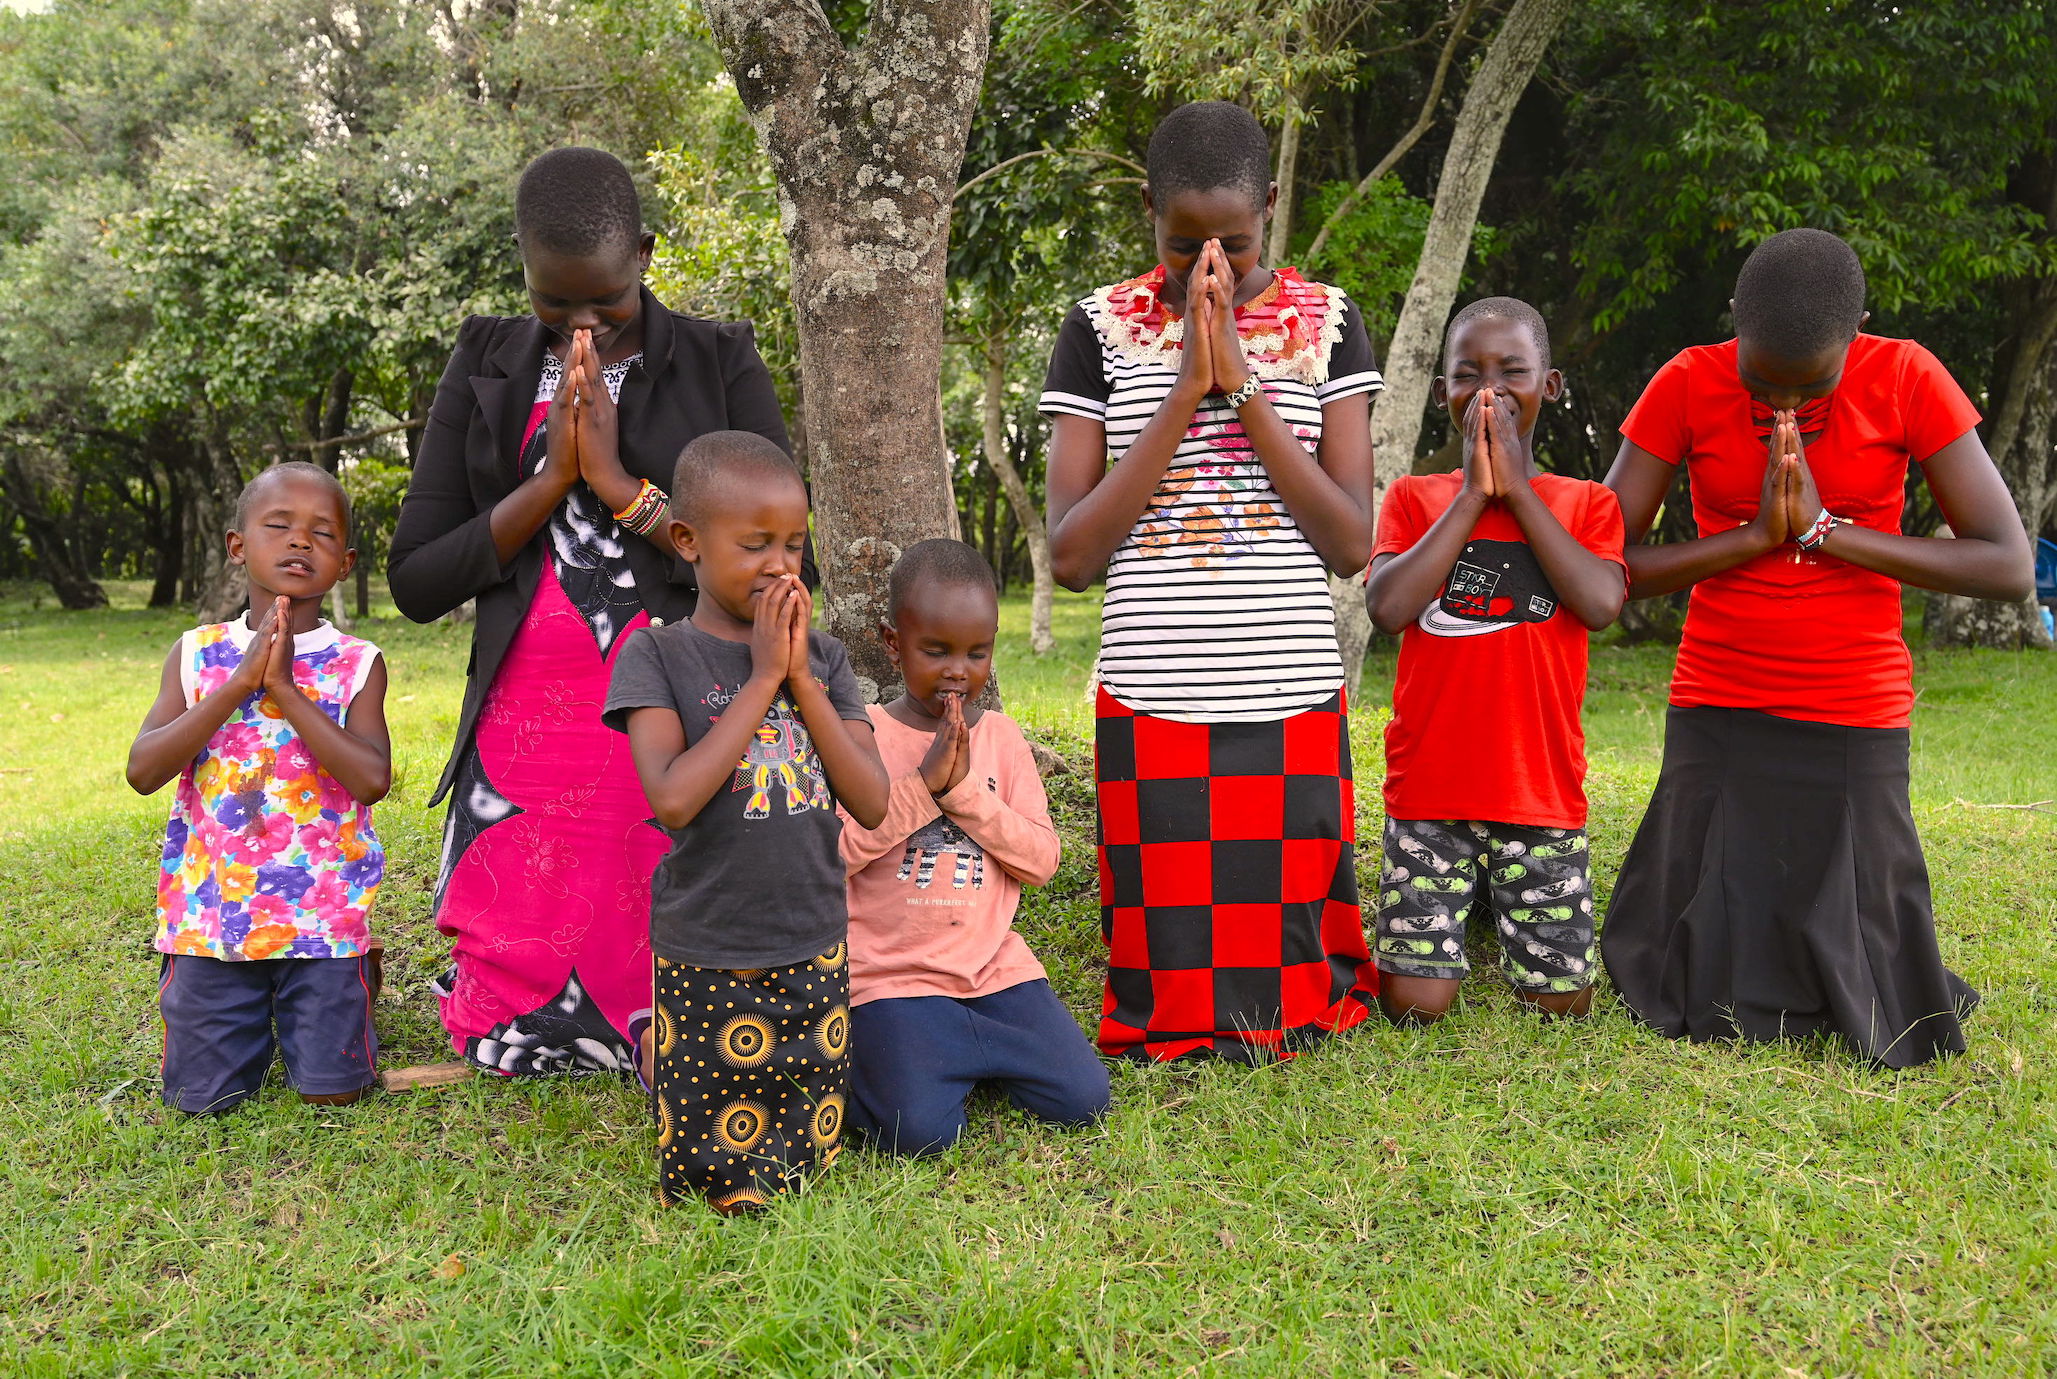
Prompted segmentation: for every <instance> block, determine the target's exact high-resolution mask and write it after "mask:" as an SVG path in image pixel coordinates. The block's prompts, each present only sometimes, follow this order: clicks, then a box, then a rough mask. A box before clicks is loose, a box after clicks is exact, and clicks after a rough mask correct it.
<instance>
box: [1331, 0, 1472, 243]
mask: <svg viewBox="0 0 2057 1379" xmlns="http://www.w3.org/2000/svg"><path fill="white" fill-rule="evenodd" d="M1478 7H1479V0H1464V3H1463V5H1462V6H1461V7H1459V9H1458V11H1457V17H1456V18H1455V19H1453V20H1451V21H1450V36H1449V37H1448V38H1447V39H1445V40H1443V51H1442V52H1441V53H1440V54H1438V55H1437V57H1436V75H1435V80H1433V81H1431V82H1430V83H1429V88H1428V95H1427V96H1426V97H1424V98H1423V100H1422V102H1421V113H1420V114H1418V115H1416V116H1415V117H1414V123H1413V124H1412V125H1411V126H1409V127H1408V130H1407V132H1406V133H1405V134H1402V135H1401V136H1400V137H1399V139H1398V140H1397V141H1396V142H1395V143H1394V144H1393V146H1392V147H1391V148H1389V149H1387V150H1386V156H1385V157H1383V158H1381V159H1379V160H1378V163H1377V164H1376V165H1375V166H1374V167H1373V168H1372V170H1371V171H1370V172H1368V173H1366V174H1365V175H1364V178H1363V180H1362V181H1360V182H1359V183H1358V184H1357V185H1356V186H1355V187H1353V188H1352V189H1351V191H1350V194H1349V195H1348V196H1346V197H1344V198H1343V199H1342V200H1341V201H1338V202H1337V203H1336V207H1335V209H1334V210H1332V211H1330V212H1329V213H1328V219H1326V220H1324V221H1322V223H1321V230H1320V232H1319V233H1317V234H1316V235H1315V236H1314V243H1312V244H1310V245H1308V246H1307V252H1306V254H1305V255H1303V257H1304V258H1305V259H1306V260H1307V261H1308V262H1309V263H1312V262H1314V261H1315V259H1316V257H1317V256H1319V255H1320V253H1321V251H1322V249H1323V248H1324V247H1325V246H1326V245H1327V244H1328V237H1329V235H1330V233H1331V232H1333V231H1334V230H1335V228H1336V226H1337V225H1339V224H1341V223H1342V220H1343V217H1344V216H1346V215H1348V214H1349V213H1350V212H1352V211H1354V210H1356V209H1357V203H1358V202H1359V201H1362V200H1363V199H1364V196H1365V193H1367V192H1369V191H1370V190H1371V188H1372V184H1374V183H1375V182H1377V181H1378V180H1379V178H1381V177H1384V176H1385V175H1386V174H1387V173H1389V172H1391V171H1392V170H1393V165H1394V164H1395V163H1398V162H1399V161H1400V160H1401V159H1402V158H1405V157H1406V156H1407V153H1408V151H1409V150H1410V149H1412V148H1413V147H1414V146H1415V145H1416V144H1417V143H1420V142H1421V136H1422V135H1424V134H1426V133H1428V132H1429V130H1430V129H1431V128H1432V127H1433V126H1434V125H1435V122H1436V102H1438V101H1440V100H1441V99H1442V98H1443V82H1444V81H1445V79H1447V78H1448V77H1449V75H1450V63H1451V61H1452V59H1454V58H1455V57H1456V56H1457V45H1458V44H1459V43H1460V42H1462V41H1463V39H1464V34H1465V31H1466V30H1468V29H1469V28H1470V27H1471V17H1472V15H1473V14H1475V13H1476V12H1477V11H1478Z"/></svg>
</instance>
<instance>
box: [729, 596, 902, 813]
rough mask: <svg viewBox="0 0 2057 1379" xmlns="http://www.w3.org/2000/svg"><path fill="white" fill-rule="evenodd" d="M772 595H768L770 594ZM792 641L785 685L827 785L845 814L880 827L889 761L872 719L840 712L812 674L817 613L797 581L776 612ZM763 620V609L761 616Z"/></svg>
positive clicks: (888, 789) (888, 790) (889, 786)
mask: <svg viewBox="0 0 2057 1379" xmlns="http://www.w3.org/2000/svg"><path fill="white" fill-rule="evenodd" d="M767 597H769V596H767ZM777 611H778V614H779V616H780V618H781V620H782V622H783V624H784V626H785V629H786V635H787V637H788V638H789V639H790V641H789V643H788V644H789V646H790V648H791V650H790V652H789V654H788V659H787V662H786V665H787V672H786V688H787V691H788V692H789V693H790V694H791V695H792V696H793V706H794V707H795V708H797V709H798V710H799V711H800V721H801V722H803V723H805V724H806V725H807V733H808V736H810V737H812V738H813V739H814V751H815V754H816V755H817V756H819V757H820V758H821V767H822V770H824V771H826V772H827V773H828V778H829V789H831V790H833V791H835V792H836V798H837V799H838V800H839V801H841V802H842V806H843V810H844V812H845V813H847V814H849V816H850V817H851V818H853V819H855V820H857V822H858V823H860V824H863V825H864V826H865V827H866V828H877V827H878V826H879V824H880V823H882V822H883V821H884V820H885V817H886V804H887V801H888V797H889V795H890V794H891V792H892V782H890V781H888V780H887V779H886V764H885V762H883V761H881V760H880V759H879V748H878V740H877V735H876V734H875V733H873V732H872V730H871V720H869V719H866V720H864V721H863V722H857V721H855V720H852V719H846V718H844V717H843V716H842V714H840V713H838V712H837V711H836V706H835V702H834V701H833V700H831V699H830V698H829V695H828V691H827V690H825V689H823V688H822V687H821V682H820V681H818V680H816V679H815V678H814V666H813V663H812V661H810V660H809V657H808V649H807V628H808V625H809V624H810V623H811V622H812V621H813V617H814V598H813V596H812V595H810V594H809V593H808V592H807V586H806V585H804V584H802V583H801V582H800V581H799V580H797V579H796V580H793V581H792V583H791V585H790V586H789V593H788V598H787V602H786V605H785V607H784V608H783V609H781V610H777ZM757 616H758V618H759V619H760V620H762V619H763V618H764V617H765V611H764V610H763V609H761V608H760V610H759V611H758V614H757Z"/></svg>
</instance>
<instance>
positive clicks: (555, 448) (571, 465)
mask: <svg viewBox="0 0 2057 1379" xmlns="http://www.w3.org/2000/svg"><path fill="white" fill-rule="evenodd" d="M562 417H569V418H570V423H569V424H568V425H559V424H555V423H556V422H557V420H558V419H559V418H562ZM550 420H551V422H552V423H553V424H551V425H550V427H549V447H550V448H549V456H548V458H547V459H546V460H545V461H544V465H543V468H544V472H545V473H546V474H548V475H550V477H552V478H553V479H555V480H556V481H557V482H558V483H559V484H561V485H562V486H563V487H564V488H565V489H567V490H569V489H570V488H571V486H572V484H574V483H576V482H577V481H578V480H580V479H584V480H585V481H586V486H587V487H588V488H590V489H592V490H593V492H594V493H596V494H598V495H599V496H600V499H601V501H602V502H604V503H606V504H607V505H608V506H609V507H611V508H619V507H622V506H624V505H625V504H626V502H627V501H628V499H629V498H631V497H633V496H634V490H635V487H636V483H635V481H634V480H633V479H631V478H629V476H628V471H626V470H624V469H623V468H622V467H621V443H620V440H621V431H620V419H619V414H618V413H617V412H616V410H615V405H614V398H613V396H612V395H610V394H609V393H608V391H607V382H606V380H605V379H604V378H602V377H601V375H600V352H599V351H598V350H596V349H594V348H593V332H592V331H590V330H577V331H573V332H572V335H571V349H570V350H569V351H568V352H567V353H566V354H565V356H564V376H563V377H562V379H560V380H559V382H558V384H557V395H556V396H555V397H554V398H552V399H551V401H550Z"/></svg>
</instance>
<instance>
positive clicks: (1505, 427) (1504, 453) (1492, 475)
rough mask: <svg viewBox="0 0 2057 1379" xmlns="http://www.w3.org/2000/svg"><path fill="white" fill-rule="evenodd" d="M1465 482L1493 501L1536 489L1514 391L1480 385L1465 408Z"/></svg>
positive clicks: (1468, 486)
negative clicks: (1532, 484) (1530, 478)
mask: <svg viewBox="0 0 2057 1379" xmlns="http://www.w3.org/2000/svg"><path fill="white" fill-rule="evenodd" d="M1464 486H1465V487H1466V488H1468V489H1470V490H1471V491H1472V492H1473V493H1475V494H1477V495H1478V496H1479V497H1481V498H1484V499H1485V500H1486V501H1488V502H1491V501H1493V500H1495V499H1498V500H1500V501H1501V502H1505V501H1507V500H1508V499H1509V498H1510V497H1512V496H1513V494H1514V493H1515V492H1516V491H1527V492H1531V493H1533V492H1534V490H1533V489H1531V488H1530V487H1529V482H1528V466H1527V465H1526V464H1525V463H1523V461H1522V456H1521V412H1520V409H1519V408H1517V407H1516V406H1515V403H1514V398H1513V396H1512V395H1511V394H1508V393H1504V392H1495V391H1494V390H1493V388H1492V387H1490V386H1487V387H1484V388H1480V389H1479V390H1478V391H1477V392H1476V393H1474V394H1472V398H1471V401H1470V403H1468V404H1467V405H1466V406H1465V409H1464Z"/></svg>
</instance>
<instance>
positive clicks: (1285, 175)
mask: <svg viewBox="0 0 2057 1379" xmlns="http://www.w3.org/2000/svg"><path fill="white" fill-rule="evenodd" d="M1300 102H1301V93H1299V92H1297V91H1296V92H1294V93H1293V94H1292V96H1291V97H1290V98H1289V99H1288V100H1287V101H1286V120H1285V125H1284V127H1282V128H1281V129H1280V130H1279V133H1278V175H1277V177H1276V178H1275V179H1274V180H1275V181H1276V182H1277V183H1278V202H1277V204H1275V205H1274V206H1273V207H1272V208H1271V234H1270V236H1269V237H1268V238H1267V239H1266V241H1265V245H1264V261H1265V262H1266V263H1269V264H1281V263H1284V262H1285V261H1286V252H1287V249H1286V247H1287V245H1289V244H1291V243H1292V240H1293V178H1294V177H1295V176H1296V175H1297V174H1298V171H1299V166H1300Z"/></svg>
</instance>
